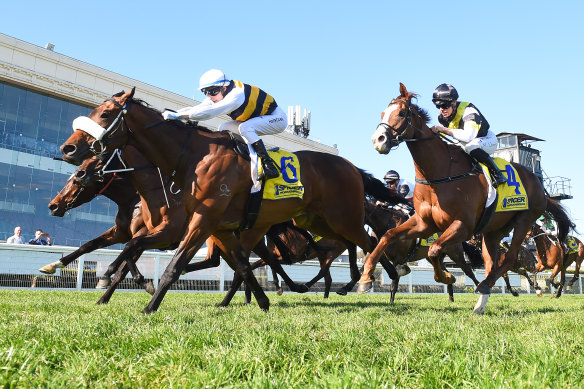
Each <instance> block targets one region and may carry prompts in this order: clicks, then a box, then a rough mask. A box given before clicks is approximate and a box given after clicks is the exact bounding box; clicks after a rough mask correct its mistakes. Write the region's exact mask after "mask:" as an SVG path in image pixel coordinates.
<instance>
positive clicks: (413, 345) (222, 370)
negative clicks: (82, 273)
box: [0, 290, 584, 388]
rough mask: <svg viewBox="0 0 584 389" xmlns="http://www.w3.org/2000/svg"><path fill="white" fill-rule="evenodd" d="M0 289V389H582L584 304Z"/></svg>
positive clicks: (583, 299)
mask: <svg viewBox="0 0 584 389" xmlns="http://www.w3.org/2000/svg"><path fill="white" fill-rule="evenodd" d="M99 296H100V293H97V292H58V291H28V290H0V368H1V370H0V384H1V385H2V386H4V387H68V388H71V387H87V386H89V387H104V388H105V387H107V388H110V387H148V388H157V387H174V388H183V387H193V388H205V387H209V388H215V387H243V388H247V387H249V388H258V387H259V388H269V387H278V388H282V387H286V388H288V387H296V388H300V387H302V388H305V387H310V388H349V387H350V388H354V387H364V388H368V387H371V388H383V387H394V386H396V387H412V388H419V387H465V388H490V387H505V388H509V387H510V388H514V387H517V388H522V387H530V388H533V387H536V388H537V387H554V388H556V387H561V388H566V387H583V386H584V315H583V314H582V313H583V312H584V296H579V295H566V296H562V297H561V299H559V300H555V299H551V298H550V297H549V295H548V296H545V297H544V298H536V297H535V296H534V295H524V296H520V297H517V298H513V297H511V296H509V295H505V296H504V295H493V296H492V297H491V299H490V300H489V304H488V306H487V313H486V314H485V315H484V316H475V315H473V314H472V313H471V310H472V307H473V305H474V303H475V302H476V297H475V296H474V295H455V299H456V302H455V303H454V304H450V303H448V301H447V297H446V296H445V295H399V296H398V297H397V299H396V303H395V304H393V305H389V304H388V303H387V301H388V300H389V296H388V295H367V296H359V295H355V294H351V295H349V296H346V297H340V296H337V295H334V296H332V297H331V299H329V301H324V300H323V299H322V295H315V294H307V295H294V294H286V295H284V296H281V297H278V296H275V295H274V294H269V297H270V300H271V302H272V306H271V309H270V312H269V313H267V314H266V313H263V312H261V311H260V310H259V308H258V307H257V305H255V304H254V305H252V306H244V305H243V304H242V301H243V296H242V295H241V294H238V296H236V298H235V299H234V303H233V304H232V305H231V306H230V307H228V308H218V307H216V304H217V303H218V302H219V301H220V300H221V298H222V295H220V294H211V293H169V294H168V295H167V297H166V298H165V300H164V302H163V304H162V305H161V308H160V310H159V311H158V312H157V313H155V314H153V315H148V316H146V315H143V314H141V313H140V311H141V309H142V308H143V307H144V306H145V305H146V304H147V302H148V301H149V296H148V295H147V294H145V293H118V294H116V295H115V296H114V298H113V299H112V302H111V303H110V304H108V305H107V306H96V305H94V302H95V301H96V300H97V299H98V298H99Z"/></svg>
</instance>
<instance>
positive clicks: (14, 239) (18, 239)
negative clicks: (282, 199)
mask: <svg viewBox="0 0 584 389" xmlns="http://www.w3.org/2000/svg"><path fill="white" fill-rule="evenodd" d="M6 243H10V244H25V243H26V240H24V236H22V228H21V227H20V226H16V227H15V228H14V235H12V236H11V237H10V238H8V239H7V240H6Z"/></svg>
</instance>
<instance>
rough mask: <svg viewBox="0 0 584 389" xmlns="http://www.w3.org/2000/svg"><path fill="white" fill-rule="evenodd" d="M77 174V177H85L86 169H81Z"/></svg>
mask: <svg viewBox="0 0 584 389" xmlns="http://www.w3.org/2000/svg"><path fill="white" fill-rule="evenodd" d="M75 176H76V177H77V178H83V177H85V170H79V171H78V172H77V174H76V175H75Z"/></svg>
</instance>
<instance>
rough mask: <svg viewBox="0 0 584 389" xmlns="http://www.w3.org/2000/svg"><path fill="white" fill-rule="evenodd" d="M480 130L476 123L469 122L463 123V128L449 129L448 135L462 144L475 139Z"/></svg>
mask: <svg viewBox="0 0 584 389" xmlns="http://www.w3.org/2000/svg"><path fill="white" fill-rule="evenodd" d="M480 128H481V127H480V125H479V124H477V122H475V121H474V120H469V121H466V122H464V127H463V128H455V129H450V132H451V134H450V135H452V136H453V137H454V138H455V139H457V140H459V141H461V142H463V143H468V142H470V141H471V140H473V139H475V138H476V137H477V135H478V133H479V130H480Z"/></svg>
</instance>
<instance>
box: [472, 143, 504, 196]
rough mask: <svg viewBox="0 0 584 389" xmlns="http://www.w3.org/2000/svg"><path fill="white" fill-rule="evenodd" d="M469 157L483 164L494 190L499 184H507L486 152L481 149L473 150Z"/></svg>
mask: <svg viewBox="0 0 584 389" xmlns="http://www.w3.org/2000/svg"><path fill="white" fill-rule="evenodd" d="M469 154H470V156H471V157H473V158H474V159H476V160H477V161H478V162H480V163H482V164H484V165H485V166H486V167H487V168H488V169H489V173H490V174H491V181H492V182H493V187H494V188H496V187H498V186H499V185H501V184H504V183H506V182H507V179H506V178H505V176H504V175H503V173H501V170H499V167H498V166H497V164H495V161H494V160H493V158H491V156H490V155H489V154H487V152H486V151H485V150H483V149H474V150H472V151H471V152H470V153H469Z"/></svg>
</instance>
